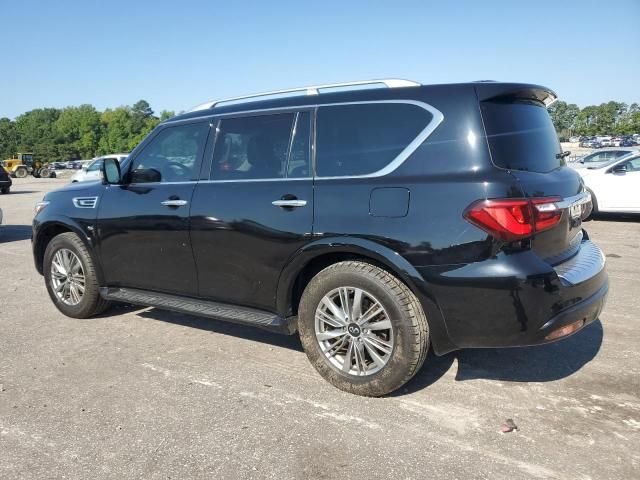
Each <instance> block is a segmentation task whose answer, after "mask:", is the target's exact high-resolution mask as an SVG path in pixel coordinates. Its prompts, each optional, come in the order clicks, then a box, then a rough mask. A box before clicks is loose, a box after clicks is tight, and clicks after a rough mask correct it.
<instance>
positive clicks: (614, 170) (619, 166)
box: [611, 163, 627, 173]
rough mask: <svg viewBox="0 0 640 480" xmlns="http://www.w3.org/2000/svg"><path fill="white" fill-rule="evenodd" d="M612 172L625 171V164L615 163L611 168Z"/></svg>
mask: <svg viewBox="0 0 640 480" xmlns="http://www.w3.org/2000/svg"><path fill="white" fill-rule="evenodd" d="M611 171H612V172H613V173H627V165H626V164H624V163H622V164H620V165H616V166H615V167H613V168H612V169H611Z"/></svg>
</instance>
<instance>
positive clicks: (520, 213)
mask: <svg viewBox="0 0 640 480" xmlns="http://www.w3.org/2000/svg"><path fill="white" fill-rule="evenodd" d="M560 200H561V199H560V198H559V197H545V198H505V199H496V200H478V201H477V202H474V203H472V204H471V205H469V207H467V209H466V210H465V211H464V218H466V219H467V220H468V221H469V222H471V223H473V224H474V225H476V226H477V227H479V228H481V229H482V230H484V231H485V232H487V233H489V234H491V235H493V236H494V237H496V238H498V239H500V240H503V241H505V242H514V241H516V240H522V239H523V238H527V237H530V236H532V235H533V234H534V233H536V232H541V231H543V230H547V229H549V228H552V227H553V226H555V225H556V224H557V223H558V222H559V221H560V217H562V209H561V208H559V207H558V206H557V205H556V202H559V201H560Z"/></svg>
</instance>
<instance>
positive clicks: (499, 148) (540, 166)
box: [481, 102, 564, 172]
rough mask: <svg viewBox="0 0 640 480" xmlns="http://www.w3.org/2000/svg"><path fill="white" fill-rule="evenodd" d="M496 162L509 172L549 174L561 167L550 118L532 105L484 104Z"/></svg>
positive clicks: (543, 109) (483, 108) (489, 139)
mask: <svg viewBox="0 0 640 480" xmlns="http://www.w3.org/2000/svg"><path fill="white" fill-rule="evenodd" d="M481 108H482V117H483V119H484V125H485V130H486V132H487V139H488V141H489V148H490V150H491V157H492V159H493V163H494V164H495V165H496V166H498V167H502V168H507V169H510V170H528V171H531V172H549V171H551V170H554V169H556V168H558V167H560V166H562V165H564V159H561V158H558V154H559V153H560V144H559V142H558V136H557V135H556V131H555V129H554V128H553V123H552V122H551V117H549V114H548V113H547V110H546V108H544V107H543V106H540V105H537V104H532V103H500V102H483V103H482V104H481Z"/></svg>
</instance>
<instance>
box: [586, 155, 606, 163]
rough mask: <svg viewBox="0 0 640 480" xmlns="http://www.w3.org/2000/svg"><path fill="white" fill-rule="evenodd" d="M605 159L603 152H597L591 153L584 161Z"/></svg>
mask: <svg viewBox="0 0 640 480" xmlns="http://www.w3.org/2000/svg"><path fill="white" fill-rule="evenodd" d="M603 160H605V158H604V155H603V154H602V153H596V154H595V155H589V156H588V157H586V158H585V159H584V163H591V162H602V161H603Z"/></svg>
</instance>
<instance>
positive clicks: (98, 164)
mask: <svg viewBox="0 0 640 480" xmlns="http://www.w3.org/2000/svg"><path fill="white" fill-rule="evenodd" d="M103 163H104V160H102V159H101V160H96V161H95V162H93V163H92V164H91V165H89V168H87V172H97V171H98V170H100V169H101V168H102V164H103Z"/></svg>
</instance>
